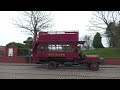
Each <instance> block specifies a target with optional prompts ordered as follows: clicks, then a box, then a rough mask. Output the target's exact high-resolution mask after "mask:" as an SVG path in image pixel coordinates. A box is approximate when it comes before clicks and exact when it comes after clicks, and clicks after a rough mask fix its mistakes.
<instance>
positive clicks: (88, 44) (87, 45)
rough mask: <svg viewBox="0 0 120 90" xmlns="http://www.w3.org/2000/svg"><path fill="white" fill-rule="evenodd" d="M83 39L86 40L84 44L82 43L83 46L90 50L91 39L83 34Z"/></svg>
mask: <svg viewBox="0 0 120 90" xmlns="http://www.w3.org/2000/svg"><path fill="white" fill-rule="evenodd" d="M83 41H86V42H85V45H84V48H85V49H87V50H90V48H91V47H92V39H91V36H88V35H85V36H84V37H83Z"/></svg>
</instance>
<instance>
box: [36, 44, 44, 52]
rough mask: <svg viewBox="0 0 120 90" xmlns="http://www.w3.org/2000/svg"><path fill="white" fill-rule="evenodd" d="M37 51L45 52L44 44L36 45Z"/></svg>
mask: <svg viewBox="0 0 120 90" xmlns="http://www.w3.org/2000/svg"><path fill="white" fill-rule="evenodd" d="M37 50H38V51H45V45H44V44H42V45H38V47H37Z"/></svg>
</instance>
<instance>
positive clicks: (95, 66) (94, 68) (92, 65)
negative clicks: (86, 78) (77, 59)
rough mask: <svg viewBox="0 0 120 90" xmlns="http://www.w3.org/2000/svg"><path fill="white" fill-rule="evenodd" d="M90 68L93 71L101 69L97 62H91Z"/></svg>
mask: <svg viewBox="0 0 120 90" xmlns="http://www.w3.org/2000/svg"><path fill="white" fill-rule="evenodd" d="M89 68H90V69H91V70H93V71H97V70H99V64H98V63H97V62H95V63H91V64H90V66H89Z"/></svg>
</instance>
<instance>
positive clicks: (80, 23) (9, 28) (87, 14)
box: [0, 11, 92, 46]
mask: <svg viewBox="0 0 120 90" xmlns="http://www.w3.org/2000/svg"><path fill="white" fill-rule="evenodd" d="M52 14H53V24H54V26H53V28H52V29H51V30H53V31H70V30H72V31H74V30H78V31H79V33H80V35H79V36H80V37H83V36H84V35H88V34H90V32H88V27H87V25H88V23H89V20H90V18H91V17H92V14H91V11H53V12H52ZM18 15H20V12H19V11H0V45H3V46H5V45H6V44H8V43H9V42H13V41H14V42H20V43H22V42H23V41H24V40H26V39H27V37H29V35H27V34H25V33H23V32H21V30H20V29H19V28H17V27H16V26H14V25H13V21H12V19H15V18H17V17H18Z"/></svg>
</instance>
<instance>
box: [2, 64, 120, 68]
mask: <svg viewBox="0 0 120 90" xmlns="http://www.w3.org/2000/svg"><path fill="white" fill-rule="evenodd" d="M0 65H13V66H14V65H15V66H16V65H18V66H35V65H39V64H34V63H0ZM100 68H120V65H100Z"/></svg>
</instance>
